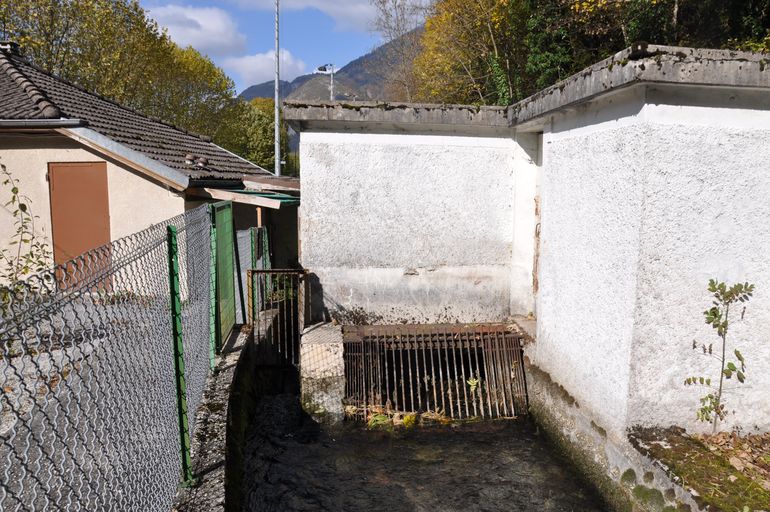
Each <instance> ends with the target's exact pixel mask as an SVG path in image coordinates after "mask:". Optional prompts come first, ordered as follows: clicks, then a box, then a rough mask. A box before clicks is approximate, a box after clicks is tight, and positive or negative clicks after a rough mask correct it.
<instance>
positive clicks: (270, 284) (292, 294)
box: [247, 269, 306, 365]
mask: <svg viewBox="0 0 770 512" xmlns="http://www.w3.org/2000/svg"><path fill="white" fill-rule="evenodd" d="M247 275H248V280H247V282H248V290H247V292H248V298H249V314H248V319H249V324H251V325H253V326H254V335H255V337H256V339H257V340H258V342H259V344H260V345H262V346H263V347H265V348H267V349H269V351H270V352H271V353H273V354H275V355H276V356H277V357H278V359H279V361H277V362H279V363H288V364H293V365H298V364H299V339H300V333H301V332H302V328H303V323H304V322H303V320H304V309H305V303H306V301H305V300H304V289H305V288H304V283H305V279H304V277H305V273H304V271H303V270H270V269H268V270H249V271H248V272H247ZM301 313H302V314H301Z"/></svg>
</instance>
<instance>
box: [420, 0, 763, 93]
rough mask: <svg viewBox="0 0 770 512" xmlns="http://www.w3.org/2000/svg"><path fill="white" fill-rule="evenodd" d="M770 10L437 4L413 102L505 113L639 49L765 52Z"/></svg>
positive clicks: (752, 6)
mask: <svg viewBox="0 0 770 512" xmlns="http://www.w3.org/2000/svg"><path fill="white" fill-rule="evenodd" d="M769 29H770V0H436V1H435V3H434V4H433V7H432V9H431V10H430V11H429V13H428V16H427V17H426V20H425V30H424V32H423V36H422V41H421V46H422V48H421V51H420V53H419V55H418V56H417V57H416V58H415V60H414V64H413V68H414V69H413V73H414V75H415V76H416V77H417V78H418V81H417V94H416V99H417V100H420V101H432V102H447V103H475V104H498V105H505V104H509V103H511V102H515V101H517V100H520V99H523V98H525V97H527V96H529V95H530V94H532V93H534V92H536V91H538V90H540V89H542V88H544V87H547V86H549V85H552V84H553V83H555V82H557V81H558V80H561V79H564V78H566V77H568V76H569V75H571V74H573V73H576V72H577V71H579V70H581V69H583V68H585V67H586V66H588V65H590V64H593V63H594V62H597V61H599V60H601V59H604V58H606V57H608V56H610V55H612V54H613V53H615V52H618V51H620V50H622V49H623V48H626V47H628V46H630V45H631V44H632V43H634V42H637V41H647V42H649V43H653V44H666V45H675V46H692V47H705V48H730V49H743V50H750V51H768V50H770V31H769Z"/></svg>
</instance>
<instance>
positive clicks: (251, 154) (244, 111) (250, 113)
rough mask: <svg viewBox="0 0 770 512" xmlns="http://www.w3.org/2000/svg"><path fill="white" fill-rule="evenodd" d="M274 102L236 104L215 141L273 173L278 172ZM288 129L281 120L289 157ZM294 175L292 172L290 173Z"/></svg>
mask: <svg viewBox="0 0 770 512" xmlns="http://www.w3.org/2000/svg"><path fill="white" fill-rule="evenodd" d="M274 105H275V103H274V101H273V99H271V98H254V99H252V100H251V101H241V100H237V99H236V100H232V101H231V103H230V105H229V106H228V107H227V109H226V113H225V114H224V115H223V117H225V118H226V120H225V121H224V122H222V123H221V124H220V128H219V130H218V131H217V132H216V133H215V135H214V141H215V142H217V144H220V145H222V147H224V148H226V149H228V150H230V151H232V152H233V153H236V154H238V155H240V156H242V157H243V158H246V159H247V160H250V161H252V162H254V163H255V164H257V165H259V166H261V167H264V168H265V169H268V170H270V171H272V170H274V169H275V144H274V140H273V137H274V129H275V128H274V127H275V122H274V117H273V106H274ZM287 132H288V128H287V126H286V123H285V122H283V120H281V154H283V155H288V153H289V145H288V139H289V137H288V133H287ZM286 171H287V172H286V174H288V175H291V171H292V169H291V168H289V169H287V170H286Z"/></svg>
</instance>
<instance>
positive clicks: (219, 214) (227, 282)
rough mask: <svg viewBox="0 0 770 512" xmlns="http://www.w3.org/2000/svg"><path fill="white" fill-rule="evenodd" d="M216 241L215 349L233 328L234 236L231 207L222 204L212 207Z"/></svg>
mask: <svg viewBox="0 0 770 512" xmlns="http://www.w3.org/2000/svg"><path fill="white" fill-rule="evenodd" d="M212 213H213V219H212V221H213V223H214V232H215V237H216V266H217V270H216V281H217V283H216V298H217V309H216V315H217V322H216V323H217V336H218V343H217V346H218V347H221V346H222V344H223V343H224V342H225V340H227V337H228V336H229V335H230V331H232V329H233V327H234V326H235V244H234V240H235V233H234V232H233V205H232V203H231V202H229V201H223V202H219V203H215V204H214V205H212Z"/></svg>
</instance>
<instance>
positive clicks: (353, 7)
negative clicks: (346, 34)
mask: <svg viewBox="0 0 770 512" xmlns="http://www.w3.org/2000/svg"><path fill="white" fill-rule="evenodd" d="M230 1H234V2H235V3H237V4H238V5H239V6H241V7H244V8H251V9H263V10H272V9H274V8H275V1H274V0H230ZM309 8H313V9H318V10H319V11H321V12H323V13H324V14H327V15H328V16H329V17H331V18H332V19H333V20H334V23H335V24H336V28H337V29H338V30H353V31H359V32H367V31H369V30H370V27H371V24H372V21H373V20H374V14H375V10H374V7H373V6H372V4H371V1H370V0H281V10H290V11H300V10H302V9H309Z"/></svg>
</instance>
